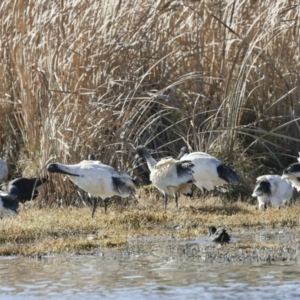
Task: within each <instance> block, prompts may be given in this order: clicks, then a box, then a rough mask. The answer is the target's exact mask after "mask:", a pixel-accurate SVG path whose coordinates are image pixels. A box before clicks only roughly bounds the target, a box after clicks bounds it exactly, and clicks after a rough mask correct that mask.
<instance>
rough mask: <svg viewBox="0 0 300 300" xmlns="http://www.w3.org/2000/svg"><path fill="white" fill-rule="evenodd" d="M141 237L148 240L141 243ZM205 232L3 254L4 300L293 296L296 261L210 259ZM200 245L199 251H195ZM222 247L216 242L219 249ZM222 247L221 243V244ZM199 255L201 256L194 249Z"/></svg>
mask: <svg viewBox="0 0 300 300" xmlns="http://www.w3.org/2000/svg"><path fill="white" fill-rule="evenodd" d="M141 240H142V241H141ZM194 247H196V251H200V250H199V249H200V248H201V247H205V251H209V249H211V251H212V249H213V248H210V247H214V246H210V245H207V243H205V238H203V239H199V240H193V241H178V240H174V239H170V238H163V237H162V238H160V239H157V238H150V237H148V238H144V239H135V240H131V241H130V245H129V246H128V247H127V248H125V249H122V250H109V251H108V250H105V251H100V252H97V253H96V254H95V255H81V256H79V255H71V256H59V257H51V256H48V257H47V256H46V257H43V258H40V259H33V258H23V257H2V258H1V259H0V276H1V287H0V298H1V299H25V298H26V299H54V298H55V299H99V298H105V299H199V298H201V299H212V298H213V299H220V298H222V299H254V298H257V299H292V298H297V297H300V268H299V264H298V260H297V259H296V260H295V259H294V260H292V261H288V260H285V261H283V262H273V263H272V262H264V263H263V262H259V263H249V262H247V261H242V262H241V261H239V260H237V261H226V262H225V261H223V262H212V261H211V260H207V259H205V257H203V255H202V254H201V253H202V252H201V251H200V252H201V253H200V255H197V253H198V252H195V253H196V254H195V253H194V252H193V251H194ZM197 249H198V250H197ZM217 249H218V248H217ZM215 250H216V249H215ZM194 254H195V255H194Z"/></svg>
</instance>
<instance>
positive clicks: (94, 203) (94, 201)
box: [92, 197, 98, 218]
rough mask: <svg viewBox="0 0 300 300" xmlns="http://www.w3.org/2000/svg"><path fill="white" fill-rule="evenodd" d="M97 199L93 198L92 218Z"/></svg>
mask: <svg viewBox="0 0 300 300" xmlns="http://www.w3.org/2000/svg"><path fill="white" fill-rule="evenodd" d="M97 200H98V199H97V198H96V197H94V198H93V211H92V218H93V217H94V214H95V211H96V208H97V204H98V201H97Z"/></svg>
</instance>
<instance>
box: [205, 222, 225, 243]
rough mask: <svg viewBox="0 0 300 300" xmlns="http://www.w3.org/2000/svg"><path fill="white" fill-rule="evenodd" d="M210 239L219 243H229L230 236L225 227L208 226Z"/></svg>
mask: <svg viewBox="0 0 300 300" xmlns="http://www.w3.org/2000/svg"><path fill="white" fill-rule="evenodd" d="M208 230H209V239H210V240H211V241H212V242H214V243H218V244H224V243H229V241H230V236H229V234H228V233H227V232H226V230H225V229H224V228H218V229H217V228H216V227H215V226H210V227H208Z"/></svg>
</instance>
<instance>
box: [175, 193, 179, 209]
mask: <svg viewBox="0 0 300 300" xmlns="http://www.w3.org/2000/svg"><path fill="white" fill-rule="evenodd" d="M175 204H176V208H177V209H178V194H177V193H175Z"/></svg>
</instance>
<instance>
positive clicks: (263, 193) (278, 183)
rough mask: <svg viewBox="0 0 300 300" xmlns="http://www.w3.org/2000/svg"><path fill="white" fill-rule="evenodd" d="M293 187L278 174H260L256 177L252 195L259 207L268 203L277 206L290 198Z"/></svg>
mask: <svg viewBox="0 0 300 300" xmlns="http://www.w3.org/2000/svg"><path fill="white" fill-rule="evenodd" d="M293 189H294V188H293V186H292V183H291V182H289V181H288V180H286V179H282V178H281V176H280V175H262V176H259V177H257V179H256V185H255V188H254V190H253V193H252V197H257V200H258V208H259V209H262V208H266V205H267V204H269V203H270V204H271V205H272V206H274V207H276V208H279V207H280V205H281V204H284V203H286V202H288V201H289V200H290V199H291V197H292V195H293Z"/></svg>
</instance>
